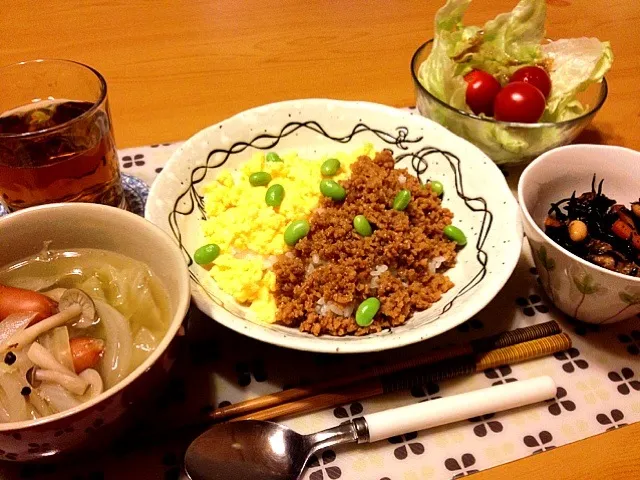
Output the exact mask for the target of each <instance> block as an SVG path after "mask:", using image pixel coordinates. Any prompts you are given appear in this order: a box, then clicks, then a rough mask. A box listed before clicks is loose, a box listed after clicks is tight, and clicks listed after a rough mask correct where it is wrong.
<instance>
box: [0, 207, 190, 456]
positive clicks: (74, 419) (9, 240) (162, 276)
mask: <svg viewBox="0 0 640 480" xmlns="http://www.w3.org/2000/svg"><path fill="white" fill-rule="evenodd" d="M45 241H51V242H52V244H51V245H52V248H55V249H77V248H96V249H103V250H108V251H111V252H115V253H118V254H121V255H125V256H127V257H129V258H132V259H134V260H138V261H140V262H143V263H145V264H146V265H147V266H148V267H149V268H150V270H151V271H152V272H153V273H154V274H155V276H156V277H157V279H158V280H159V281H160V284H161V285H162V288H163V289H164V290H165V292H166V294H167V298H168V303H169V327H168V330H167V333H166V334H165V336H164V338H163V339H162V340H161V341H160V342H159V344H158V347H157V348H156V350H154V351H153V352H151V354H150V355H149V357H148V358H147V359H146V360H145V361H144V362H142V364H140V365H139V366H138V367H137V368H136V369H135V370H134V371H133V372H131V373H130V374H129V375H128V376H126V377H125V378H123V379H122V380H121V381H120V382H119V383H117V384H116V385H115V386H113V387H112V388H109V389H107V390H105V391H104V392H103V393H101V394H100V395H98V396H97V397H95V398H94V399H92V400H90V401H87V402H85V403H82V404H81V405H79V406H77V407H75V408H72V409H69V410H66V411H63V412H60V413H56V414H54V415H50V416H47V417H43V418H39V419H37V420H30V421H23V422H13V423H0V459H3V460H11V461H31V460H38V459H43V458H45V457H51V456H53V455H58V454H68V453H71V452H76V451H78V450H83V449H91V448H96V447H98V446H100V445H102V444H104V443H105V442H107V441H108V440H109V439H111V438H113V437H114V436H115V435H117V434H118V433H120V432H121V431H122V429H123V428H124V427H125V426H126V425H127V423H128V421H127V420H129V419H130V418H131V417H132V413H133V412H134V411H135V409H136V406H141V405H142V404H143V403H144V399H145V397H146V395H148V392H150V391H153V389H154V387H155V386H157V385H158V383H159V382H161V381H162V379H163V378H164V376H165V374H166V372H167V371H168V370H169V368H170V367H171V365H172V363H173V360H174V353H173V352H174V350H175V349H174V348H171V346H172V345H173V344H174V342H172V341H173V339H174V337H175V336H176V334H177V332H178V329H179V328H180V325H181V324H182V321H183V319H184V317H185V316H186V314H187V310H188V307H189V298H190V293H189V274H188V270H187V267H186V266H185V262H184V259H183V257H182V253H181V252H180V250H179V249H178V247H177V246H176V245H175V244H174V243H173V242H172V240H171V239H170V238H169V236H168V235H166V234H165V233H164V232H163V231H162V230H160V229H159V228H158V227H156V226H154V225H153V224H152V223H150V222H148V221H146V220H144V219H143V218H141V217H139V216H137V215H134V214H133V213H129V212H126V211H123V210H119V209H117V208H112V207H107V206H104V205H94V204H85V203H75V204H74V203H66V204H50V205H43V206H40V207H34V208H30V209H27V210H23V211H20V212H17V213H14V214H11V215H9V216H7V217H3V218H0V267H2V266H5V265H7V264H11V263H13V262H16V261H18V260H20V259H22V258H25V257H28V256H31V255H33V254H34V253H37V252H38V251H40V250H41V249H42V247H43V243H44V242H45Z"/></svg>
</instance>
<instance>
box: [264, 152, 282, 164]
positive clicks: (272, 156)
mask: <svg viewBox="0 0 640 480" xmlns="http://www.w3.org/2000/svg"><path fill="white" fill-rule="evenodd" d="M267 162H282V159H281V158H280V155H278V154H277V153H276V152H269V153H267Z"/></svg>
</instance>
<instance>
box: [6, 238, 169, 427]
mask: <svg viewBox="0 0 640 480" xmlns="http://www.w3.org/2000/svg"><path fill="white" fill-rule="evenodd" d="M168 327H169V306H168V298H167V295H166V293H165V291H164V290H163V287H162V285H161V283H160V281H159V280H158V279H157V278H156V277H155V276H154V274H153V272H151V271H150V270H149V268H148V267H147V266H146V265H145V264H143V263H141V262H138V261H136V260H133V259H131V258H128V257H126V256H123V255H120V254H117V253H113V252H109V251H106V250H98V249H76V250H64V251H62V250H50V249H49V248H48V246H47V247H45V249H43V251H42V252H40V253H38V254H37V255H34V256H33V257H29V258H26V259H23V260H20V261H19V262H16V263H14V264H12V265H8V266H5V267H3V268H0V422H16V421H23V420H30V419H35V418H39V417H43V416H47V415H51V414H54V413H57V412H61V411H64V410H67V409H70V408H73V407H76V406H78V405H80V404H81V403H83V402H86V401H88V400H90V399H92V398H94V397H96V396H98V395H100V394H101V393H102V392H103V391H105V390H107V389H109V388H111V387H113V386H114V385H116V384H117V383H118V382H120V381H121V380H122V379H123V378H125V377H126V376H127V375H128V374H130V373H131V372H132V371H133V370H134V369H135V368H136V367H137V366H139V365H140V364H141V363H142V362H143V361H144V360H145V359H146V358H147V357H148V356H149V355H150V354H151V352H153V351H154V350H155V349H156V347H157V346H158V344H159V343H160V341H161V340H162V338H163V337H164V335H165V334H166V332H167V329H168Z"/></svg>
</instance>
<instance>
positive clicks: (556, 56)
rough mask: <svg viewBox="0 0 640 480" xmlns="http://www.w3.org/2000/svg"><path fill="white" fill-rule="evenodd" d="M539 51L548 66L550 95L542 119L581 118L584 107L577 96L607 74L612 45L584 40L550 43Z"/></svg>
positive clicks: (595, 40)
mask: <svg viewBox="0 0 640 480" xmlns="http://www.w3.org/2000/svg"><path fill="white" fill-rule="evenodd" d="M542 51H543V53H544V55H545V58H546V59H547V60H549V61H550V65H551V68H550V72H549V76H550V77H551V93H550V94H549V98H548V99H547V109H546V111H545V115H544V120H545V121H550V122H554V121H560V120H567V119H570V118H573V117H576V116H578V115H580V114H581V113H582V112H583V111H584V108H583V107H582V105H581V104H580V102H578V100H577V98H576V95H577V94H578V93H580V92H582V91H584V90H586V89H587V87H588V86H589V85H591V84H592V83H595V82H600V81H601V80H602V77H604V74H605V73H606V72H608V71H609V69H610V68H611V64H612V62H613V52H612V51H611V45H610V44H609V42H601V41H600V40H598V39H597V38H584V37H583V38H573V39H568V40H567V39H565V40H556V41H554V42H550V43H548V44H546V45H543V46H542Z"/></svg>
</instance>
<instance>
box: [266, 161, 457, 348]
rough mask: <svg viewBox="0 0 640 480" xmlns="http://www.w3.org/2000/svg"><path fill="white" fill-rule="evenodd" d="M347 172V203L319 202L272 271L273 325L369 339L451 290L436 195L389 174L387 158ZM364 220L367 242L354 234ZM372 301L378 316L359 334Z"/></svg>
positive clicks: (444, 220)
mask: <svg viewBox="0 0 640 480" xmlns="http://www.w3.org/2000/svg"><path fill="white" fill-rule="evenodd" d="M351 170H352V174H351V177H350V178H349V179H348V180H345V181H343V182H341V183H342V185H343V187H344V188H345V189H346V191H347V198H346V199H345V200H344V202H335V201H333V200H331V199H329V198H323V199H322V200H321V201H320V203H319V205H318V208H317V209H316V210H315V211H314V213H313V214H312V216H311V218H310V219H309V221H310V223H311V230H310V232H309V234H308V235H307V236H306V237H305V238H303V239H302V240H300V241H299V242H298V243H297V244H296V246H295V247H294V248H293V249H292V251H291V252H288V253H287V254H285V255H282V256H281V257H280V258H279V259H278V261H277V262H276V263H275V265H274V271H275V273H276V291H275V298H276V302H277V306H278V312H277V316H276V321H277V322H279V323H281V324H283V325H287V326H292V327H299V328H300V330H301V331H303V332H310V333H312V334H314V335H322V334H328V335H339V336H342V335H366V334H369V333H373V332H379V331H380V330H382V329H385V328H390V327H396V326H398V325H402V324H403V323H404V322H405V321H406V320H407V318H409V317H410V316H411V314H412V313H413V312H414V311H415V310H424V309H426V308H428V307H429V306H430V305H431V304H432V303H434V302H436V301H438V300H439V299H440V297H441V296H442V294H443V293H444V292H446V291H447V290H449V289H450V288H452V287H453V283H452V282H451V281H450V280H449V278H448V277H446V276H445V275H444V274H442V273H440V272H441V271H443V270H446V269H448V268H450V267H452V266H453V265H454V264H455V258H456V245H455V243H454V242H452V241H450V240H449V239H447V238H446V237H445V236H444V235H443V234H442V229H443V228H444V227H445V226H446V225H449V224H450V223H451V218H452V217H453V214H452V213H451V212H450V211H449V210H447V209H446V208H442V206H441V203H440V199H439V198H438V197H437V195H436V194H435V193H433V192H432V191H431V189H429V188H425V187H423V186H422V185H420V183H419V182H418V180H417V179H416V178H415V177H413V176H412V175H410V174H409V173H408V172H407V171H406V169H398V170H396V169H394V159H393V157H392V156H391V153H390V152H389V151H383V152H381V153H378V154H376V157H375V159H373V160H372V159H370V158H369V157H365V156H362V157H360V158H359V159H358V161H357V162H355V163H354V164H353V165H352V167H351ZM402 189H408V190H410V191H411V202H410V203H409V206H408V207H407V208H406V210H404V211H402V212H399V211H396V210H393V209H392V208H391V205H392V203H393V199H394V198H395V196H396V194H397V193H398V192H399V191H400V190H402ZM361 214H362V215H365V216H366V217H367V219H368V220H369V222H370V223H371V225H372V226H373V228H374V233H373V235H371V236H370V237H362V236H360V235H359V234H358V233H356V231H355V230H354V228H353V223H352V222H353V218H354V217H355V216H356V215H361ZM434 258H435V259H436V260H435V261H433V259H434ZM437 263H441V265H440V267H439V268H438V272H434V267H436V265H435V264H437ZM385 269H386V271H385ZM372 273H373V274H374V275H372ZM376 274H379V275H376ZM376 277H377V279H376ZM374 296H375V297H377V298H378V299H379V300H380V302H381V307H380V310H379V311H378V313H377V315H376V316H375V318H374V321H373V323H372V324H371V325H370V326H368V327H360V326H358V325H357V323H356V321H355V318H354V317H355V309H356V308H357V306H358V305H359V304H360V302H361V301H362V300H364V299H365V298H367V297H374Z"/></svg>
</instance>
